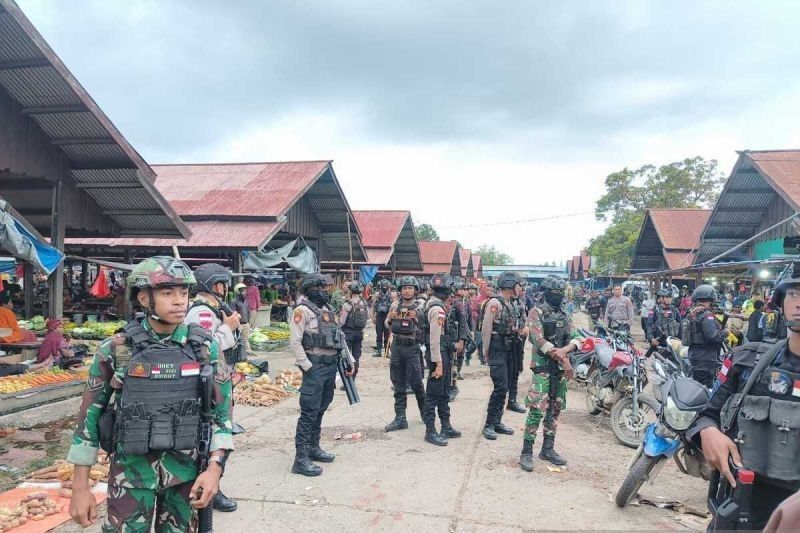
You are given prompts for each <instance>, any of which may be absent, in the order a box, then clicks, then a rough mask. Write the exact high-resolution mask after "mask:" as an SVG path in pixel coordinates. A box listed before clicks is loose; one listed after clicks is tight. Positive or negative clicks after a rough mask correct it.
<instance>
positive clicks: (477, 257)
mask: <svg viewBox="0 0 800 533" xmlns="http://www.w3.org/2000/svg"><path fill="white" fill-rule="evenodd" d="M472 272H473V276H475V277H476V278H482V277H483V260H482V258H481V254H472Z"/></svg>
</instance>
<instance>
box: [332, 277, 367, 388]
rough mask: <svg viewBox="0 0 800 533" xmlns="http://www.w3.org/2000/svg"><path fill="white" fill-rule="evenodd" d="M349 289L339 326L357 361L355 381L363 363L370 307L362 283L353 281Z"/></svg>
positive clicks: (354, 372) (354, 374) (354, 369)
mask: <svg viewBox="0 0 800 533" xmlns="http://www.w3.org/2000/svg"><path fill="white" fill-rule="evenodd" d="M347 289H348V290H349V291H350V299H349V300H348V301H347V302H345V304H344V305H343V306H342V310H341V312H340V313H339V325H340V326H341V327H342V331H343V332H344V340H345V342H346V343H347V347H348V348H349V349H350V353H351V354H352V355H353V359H355V360H356V362H355V365H354V368H353V379H355V377H356V376H357V375H358V366H359V362H360V361H361V346H362V344H363V342H364V328H365V327H367V320H368V319H369V306H368V305H367V302H366V300H364V285H362V284H361V282H360V281H358V280H356V281H351V282H350V283H349V284H348V285H347Z"/></svg>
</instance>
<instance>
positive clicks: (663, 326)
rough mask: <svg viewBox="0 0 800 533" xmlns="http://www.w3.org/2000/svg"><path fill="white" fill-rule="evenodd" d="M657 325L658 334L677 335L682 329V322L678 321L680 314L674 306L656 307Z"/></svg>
mask: <svg viewBox="0 0 800 533" xmlns="http://www.w3.org/2000/svg"><path fill="white" fill-rule="evenodd" d="M655 315H656V320H655V326H656V330H657V331H656V333H657V336H661V335H667V336H669V337H677V336H678V333H679V332H680V329H681V324H680V322H679V321H678V319H679V318H680V314H679V313H678V310H677V309H675V307H673V306H669V307H668V308H667V309H663V308H661V307H656V308H655Z"/></svg>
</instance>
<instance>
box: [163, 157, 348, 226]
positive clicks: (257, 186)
mask: <svg viewBox="0 0 800 533" xmlns="http://www.w3.org/2000/svg"><path fill="white" fill-rule="evenodd" d="M329 166H330V161H297V162H288V163H237V164H208V165H153V170H154V171H155V172H156V181H155V184H156V186H157V187H158V190H159V191H160V192H161V194H163V195H164V197H165V198H166V199H167V200H169V203H170V205H172V207H174V208H175V210H176V211H177V212H178V214H179V215H181V216H190V215H222V216H224V215H227V216H237V215H238V216H261V217H278V216H281V215H284V214H286V212H287V211H288V210H289V208H290V207H292V205H294V204H295V202H297V200H298V199H299V198H300V197H301V196H302V195H303V193H304V192H306V191H307V190H308V189H309V188H310V187H311V185H313V184H314V182H315V181H316V180H317V179H318V178H319V177H320V176H321V175H322V173H323V172H325V171H326V170H327V169H328V168H329ZM333 193H334V194H338V193H336V192H335V191H333ZM315 207H316V206H315Z"/></svg>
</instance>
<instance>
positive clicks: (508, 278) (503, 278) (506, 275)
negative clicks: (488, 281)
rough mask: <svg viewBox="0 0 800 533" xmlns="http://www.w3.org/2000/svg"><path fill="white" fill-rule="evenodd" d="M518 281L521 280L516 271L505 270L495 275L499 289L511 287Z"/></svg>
mask: <svg viewBox="0 0 800 533" xmlns="http://www.w3.org/2000/svg"><path fill="white" fill-rule="evenodd" d="M518 283H521V280H520V279H519V276H517V273H516V272H511V271H506V272H503V273H502V274H500V275H499V276H497V286H498V287H499V288H501V289H513V288H514V285H517V284H518Z"/></svg>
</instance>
